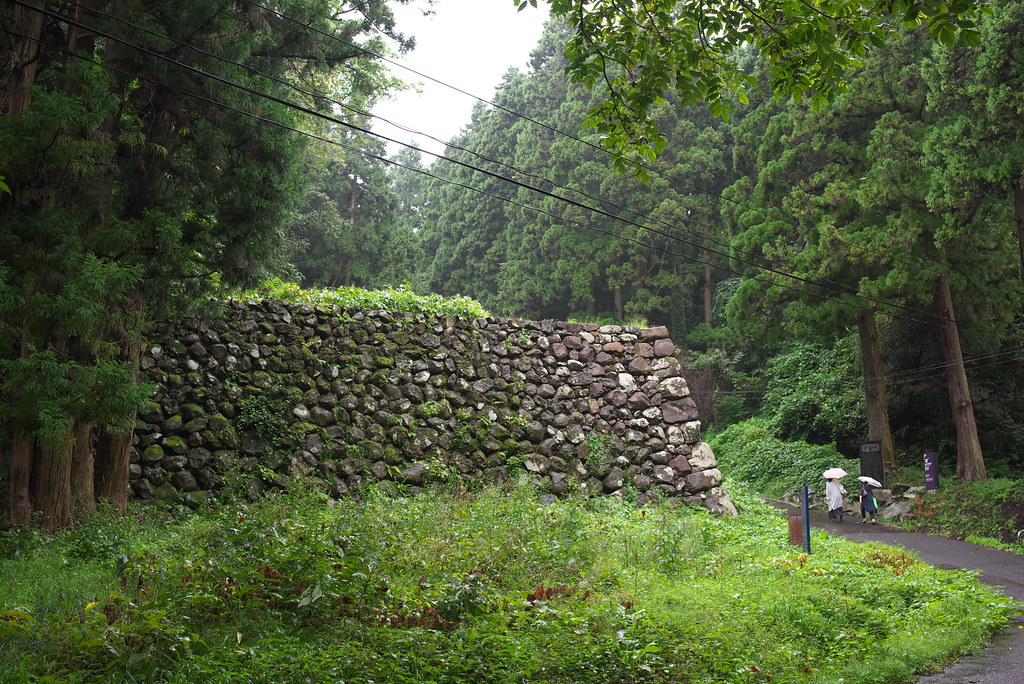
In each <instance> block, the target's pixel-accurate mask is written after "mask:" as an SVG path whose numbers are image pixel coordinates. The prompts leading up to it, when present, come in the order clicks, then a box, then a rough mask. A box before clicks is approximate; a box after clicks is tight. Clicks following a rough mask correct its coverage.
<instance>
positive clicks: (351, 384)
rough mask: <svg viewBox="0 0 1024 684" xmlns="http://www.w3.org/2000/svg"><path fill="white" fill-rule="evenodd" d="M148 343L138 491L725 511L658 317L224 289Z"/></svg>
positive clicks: (171, 496) (135, 480)
mask: <svg viewBox="0 0 1024 684" xmlns="http://www.w3.org/2000/svg"><path fill="white" fill-rule="evenodd" d="M146 339H147V343H146V350H145V352H144V356H143V359H142V369H143V372H144V374H145V376H146V377H147V379H148V380H149V381H150V382H152V383H154V384H155V388H156V389H155V392H154V394H153V396H152V399H151V401H150V402H149V403H148V405H147V407H146V408H145V409H144V410H143V411H141V412H140V414H139V421H138V425H137V430H136V437H135V440H136V441H135V450H134V453H133V462H132V464H131V487H132V493H133V495H134V496H135V497H137V498H140V499H151V498H161V499H165V500H181V501H184V502H185V503H187V504H189V505H197V504H198V502H200V501H202V500H203V499H205V498H206V497H209V496H211V495H214V494H215V493H216V492H217V491H218V490H221V489H223V488H225V487H236V488H241V489H242V490H243V491H244V492H245V493H247V494H248V495H250V496H257V495H258V494H259V493H260V492H261V491H262V490H263V489H265V488H267V487H281V486H286V484H287V482H288V481H289V480H290V479H291V478H293V477H295V476H298V475H302V476H310V477H315V478H319V479H320V480H322V481H323V483H324V486H325V487H327V488H328V489H329V490H330V491H331V492H332V494H334V495H339V496H340V495H343V494H345V493H346V492H350V491H352V490H358V489H359V488H360V487H362V486H363V485H364V484H365V483H366V482H367V481H371V480H374V481H381V482H385V483H392V485H390V486H397V485H402V486H404V487H407V488H411V489H413V490H415V489H416V488H418V487H421V486H423V485H424V484H426V483H428V482H430V481H432V480H433V481H439V480H445V479H448V478H453V477H461V478H463V479H471V480H485V481H503V480H508V479H509V478H512V477H520V476H525V477H530V478H532V479H533V480H534V481H536V483H537V484H538V485H539V486H541V487H542V488H544V489H546V490H548V491H550V492H551V493H552V494H554V495H561V494H565V493H567V492H576V491H583V492H585V493H595V494H596V493H602V492H603V493H606V494H611V495H616V496H632V497H635V498H636V500H637V502H638V503H640V504H643V503H645V502H647V501H649V500H651V499H653V498H657V497H681V498H682V499H683V500H684V501H685V502H687V503H691V504H698V505H702V506H705V507H707V508H708V509H710V510H711V511H713V512H716V513H734V512H735V509H734V508H733V505H732V503H731V502H730V501H729V498H728V496H727V495H726V493H725V492H724V491H723V490H722V489H721V483H722V477H721V473H720V472H719V471H718V470H717V469H716V467H715V465H716V463H715V457H714V455H713V454H712V452H711V449H710V447H708V445H707V444H705V443H704V442H702V441H701V440H700V423H699V422H698V420H697V411H696V406H695V404H694V402H693V400H692V399H691V398H690V396H689V390H688V388H687V385H686V382H685V381H684V380H683V378H682V377H681V376H680V374H679V371H680V369H679V364H678V362H677V361H676V359H675V358H673V353H674V351H675V347H674V345H673V344H672V341H671V340H670V339H669V338H668V331H667V329H666V328H664V327H660V328H649V329H638V328H633V327H619V326H602V327H598V326H596V325H584V324H573V323H556V322H550V321H541V322H534V321H514V320H505V319H499V318H486V319H473V320H466V319H457V318H454V317H437V316H430V315H424V314H407V313H393V312H385V311H360V310H346V309H343V308H340V307H333V308H319V307H312V306H309V305H298V304H288V303H283V302H276V301H261V302H241V301H231V302H228V303H227V305H226V308H225V310H224V312H223V315H222V316H220V317H218V318H217V319H215V320H210V321H201V320H190V321H186V322H184V323H181V324H179V325H177V326H171V325H170V324H160V325H155V326H152V327H151V329H150V330H148V331H147V335H146ZM384 486H388V485H384Z"/></svg>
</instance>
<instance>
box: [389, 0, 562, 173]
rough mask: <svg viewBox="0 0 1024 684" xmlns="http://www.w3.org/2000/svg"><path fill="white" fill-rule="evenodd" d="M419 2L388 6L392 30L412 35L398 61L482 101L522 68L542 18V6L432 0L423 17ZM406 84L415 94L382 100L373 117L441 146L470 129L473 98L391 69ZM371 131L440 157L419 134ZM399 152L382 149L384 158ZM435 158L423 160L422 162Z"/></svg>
mask: <svg viewBox="0 0 1024 684" xmlns="http://www.w3.org/2000/svg"><path fill="white" fill-rule="evenodd" d="M423 6H424V3H423V2H421V1H420V0H416V2H415V3H414V4H413V5H412V6H411V7H410V6H402V5H394V6H393V7H392V9H393V11H394V13H395V17H396V20H397V24H398V29H399V30H400V31H401V32H402V33H404V34H406V35H413V36H415V37H416V49H415V50H413V51H412V52H410V53H409V54H407V55H406V56H405V57H403V58H401V59H399V60H397V61H400V62H402V63H403V64H405V65H407V66H409V67H410V68H412V69H415V70H416V71H418V72H420V73H422V74H424V75H426V76H429V77H431V78H434V79H437V80H438V81H442V82H443V83H447V84H449V85H452V86H455V87H456V88H459V89H460V90H463V91H466V92H467V93H471V94H472V95H476V96H477V97H481V98H483V99H487V100H490V99H493V96H494V90H495V88H496V87H497V85H498V84H499V83H501V77H502V74H504V73H505V72H506V71H507V70H508V68H509V67H510V66H515V67H519V68H520V69H525V67H526V64H527V62H528V61H529V58H530V51H531V50H533V48H534V47H536V45H537V41H538V40H539V39H540V36H541V31H542V29H543V25H544V20H545V19H546V18H547V5H546V4H544V3H543V2H541V3H538V7H537V8H533V7H527V8H526V9H525V10H523V11H522V12H519V11H517V10H516V7H515V5H513V3H512V0H439V1H438V2H437V3H436V5H435V6H434V12H435V14H434V15H432V16H430V17H423V16H422V10H421V8H422V7H423ZM393 70H394V71H395V72H396V73H397V75H398V76H399V77H400V78H402V79H403V80H405V81H408V82H421V83H422V86H421V89H422V91H423V92H422V93H421V94H416V93H413V92H406V93H402V94H400V95H398V96H396V97H395V99H394V100H391V101H386V102H382V103H380V104H379V105H377V107H375V108H374V114H375V115H377V116H379V117H382V118H385V119H388V120H390V121H393V122H395V123H397V124H401V125H403V126H407V127H408V128H411V129H414V130H417V131H422V132H424V133H426V134H428V135H431V136H434V137H435V138H439V139H441V140H449V139H451V138H452V137H454V136H455V134H457V133H458V132H459V130H461V129H462V128H463V127H464V126H465V125H466V124H468V123H469V119H470V114H471V113H472V109H473V103H474V102H475V100H474V99H473V98H470V97H467V96H466V95H462V94H460V93H458V92H456V91H454V90H452V89H450V88H446V87H444V86H441V85H438V84H437V83H434V82H432V81H429V80H427V79H424V78H421V77H419V76H417V75H416V74H413V73H411V72H409V71H407V70H405V69H400V68H398V67H393ZM373 129H374V130H375V131H376V132H377V133H380V134H382V135H386V136H388V137H390V138H395V139H396V140H399V141H401V142H410V141H415V142H416V143H417V144H418V145H419V146H420V147H421V148H422V149H425V150H432V151H436V152H443V151H444V146H443V145H440V144H438V143H436V142H434V141H432V140H430V139H428V138H425V137H423V136H415V135H413V134H411V133H407V132H405V131H401V130H398V129H395V128H394V127H392V126H389V125H387V124H386V123H384V122H383V121H380V120H379V119H374V123H373ZM397 149H398V148H397V147H396V146H395V145H389V152H392V153H393V152H395V151H396V150H397ZM433 159H434V157H432V156H430V155H423V161H424V163H426V164H429V163H430V162H432V161H433Z"/></svg>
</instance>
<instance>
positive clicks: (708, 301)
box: [702, 215, 715, 328]
mask: <svg viewBox="0 0 1024 684" xmlns="http://www.w3.org/2000/svg"><path fill="white" fill-rule="evenodd" d="M710 235H711V217H709V216H706V215H705V216H704V242H705V244H706V243H707V241H708V236H710ZM702 258H703V259H704V263H705V266H704V324H705V325H706V326H708V327H709V328H710V327H713V326H712V317H711V313H712V311H711V310H712V307H713V305H714V294H715V293H714V288H713V287H712V286H711V253H710V252H709V251H708V249H707V247H705V248H704V249H703V255H702Z"/></svg>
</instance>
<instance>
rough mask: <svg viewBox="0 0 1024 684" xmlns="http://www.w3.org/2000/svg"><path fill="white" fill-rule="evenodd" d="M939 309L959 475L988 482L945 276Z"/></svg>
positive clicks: (938, 288)
mask: <svg viewBox="0 0 1024 684" xmlns="http://www.w3.org/2000/svg"><path fill="white" fill-rule="evenodd" d="M935 303H936V308H937V309H938V311H939V315H940V316H942V319H943V320H942V353H943V360H944V361H945V364H946V382H947V384H948V385H949V403H950V406H951V408H952V409H953V422H954V423H955V424H956V451H957V453H956V476H957V477H958V478H960V479H962V480H968V481H970V480H984V479H985V478H986V475H985V459H984V456H983V455H982V452H981V442H980V441H979V440H978V426H977V425H976V424H975V422H974V405H973V404H972V403H971V390H970V387H969V386H968V384H967V372H966V371H965V370H964V357H963V352H962V351H961V350H960V332H959V330H958V329H957V325H956V317H955V316H954V315H953V295H952V293H951V292H950V287H949V278H948V277H947V276H941V277H940V278H939V280H938V283H937V284H936V293H935Z"/></svg>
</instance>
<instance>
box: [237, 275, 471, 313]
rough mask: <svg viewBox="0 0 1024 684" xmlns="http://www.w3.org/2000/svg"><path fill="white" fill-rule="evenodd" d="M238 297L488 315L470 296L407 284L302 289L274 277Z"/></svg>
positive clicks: (390, 309) (372, 308)
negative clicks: (422, 289) (412, 287)
mask: <svg viewBox="0 0 1024 684" xmlns="http://www.w3.org/2000/svg"><path fill="white" fill-rule="evenodd" d="M239 297H240V298H241V299H278V300H282V301H287V302H296V303H302V304H311V305H314V306H333V305H338V306H343V307H349V308H355V309H365V310H382V311H407V312H409V313H425V314H435V315H438V316H459V317H461V318H485V317H487V316H488V315H489V314H488V312H487V311H486V310H485V309H484V308H483V306H481V305H480V303H479V302H477V301H475V300H473V299H470V298H469V297H461V296H456V297H443V296H441V295H437V294H429V295H420V294H416V293H415V292H413V291H412V290H410V289H409V288H407V287H401V288H397V289H394V288H392V289H385V290H364V289H362V288H358V287H338V288H323V289H312V290H303V289H302V288H301V287H299V285H298V284H296V283H286V282H283V281H281V280H279V279H277V278H275V279H273V280H270V281H268V282H267V283H266V284H264V285H263V287H261V288H259V289H257V290H247V291H245V292H242V293H240V294H239Z"/></svg>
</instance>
